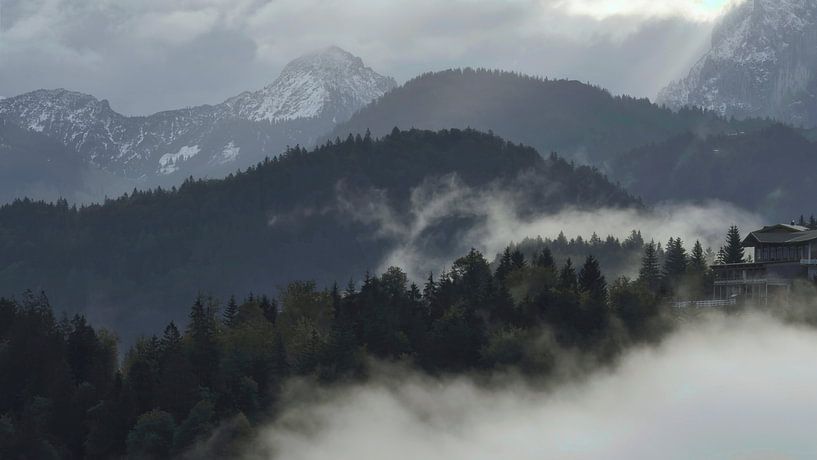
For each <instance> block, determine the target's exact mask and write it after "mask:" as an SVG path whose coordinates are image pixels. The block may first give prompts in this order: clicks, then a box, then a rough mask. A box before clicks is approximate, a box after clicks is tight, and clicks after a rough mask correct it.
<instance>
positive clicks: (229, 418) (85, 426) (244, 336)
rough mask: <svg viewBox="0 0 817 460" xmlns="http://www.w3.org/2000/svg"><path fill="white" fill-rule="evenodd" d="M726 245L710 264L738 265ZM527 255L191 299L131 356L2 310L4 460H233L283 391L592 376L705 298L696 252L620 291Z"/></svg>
mask: <svg viewBox="0 0 817 460" xmlns="http://www.w3.org/2000/svg"><path fill="white" fill-rule="evenodd" d="M736 235H737V229H736V228H734V227H733V228H732V229H730V231H729V234H728V235H727V239H726V244H725V246H724V248H722V249H721V250H720V251H719V253H720V254H721V257H722V258H724V257H743V256H742V253H740V252H739V242H740V239H739V236H738V238H737V240H736V239H735V236H736ZM636 238H637V235H633V237H632V238H631V239H630V240H628V241H627V243H626V244H634V242H633V241H632V240H634V239H636ZM531 241H534V240H531ZM540 242H541V240H540ZM736 242H737V245H736ZM552 244H554V245H556V246H558V245H559V241H558V240H556V241H554V242H552ZM572 244H576V243H575V241H574V242H573V243H572ZM531 246H532V244H531V243H530V242H529V243H526V244H523V245H520V246H515V247H511V246H509V247H508V248H507V249H506V250H505V251H504V252H503V253H502V254H501V255H499V256H498V258H497V260H496V261H495V262H494V263H489V261H488V260H487V259H486V258H485V256H484V255H483V254H481V253H480V252H478V251H476V250H471V251H469V252H468V253H467V254H466V255H464V256H462V257H460V258H458V259H457V260H455V261H454V262H453V263H452V265H451V268H450V269H449V270H447V271H445V272H443V273H441V274H439V275H438V276H434V275H433V274H429V276H428V278H427V280H426V281H425V283H423V284H422V285H417V284H414V283H411V282H409V280H408V277H407V276H406V274H405V272H403V271H402V270H401V269H400V268H397V267H392V268H389V269H388V270H386V271H385V272H384V273H381V274H379V275H375V274H369V273H366V274H365V275H364V276H363V277H362V279H361V281H360V282H359V283H355V282H353V281H350V282H348V283H347V284H345V285H339V284H334V285H333V286H332V287H331V288H329V289H322V288H319V287H318V286H317V285H316V284H315V283H314V282H311V281H297V282H293V283H290V284H289V285H287V286H286V288H285V289H283V290H282V291H281V292H280V293H279V294H278V295H277V296H274V297H272V296H267V295H258V294H247V295H246V296H245V297H243V298H240V299H239V298H236V297H232V296H231V297H229V298H228V299H227V300H226V301H219V300H217V299H214V298H207V297H199V298H195V299H191V301H190V302H189V304H188V305H186V306H185V308H187V310H188V317H187V319H186V321H185V322H184V323H179V324H177V323H174V322H170V323H169V324H167V325H166V326H165V327H164V329H160V330H156V331H155V332H154V333H153V334H151V335H146V336H143V337H142V338H140V339H139V340H137V341H136V343H135V344H133V345H132V346H130V347H129V348H127V349H125V350H120V349H118V339H117V337H116V334H115V333H114V332H112V331H108V330H105V329H101V328H95V327H94V326H93V325H91V324H89V323H88V321H87V320H86V318H85V317H84V316H82V315H75V316H73V317H72V318H69V317H68V316H62V317H58V316H57V315H56V314H55V312H54V309H53V307H52V305H51V304H50V302H49V299H48V298H47V296H46V294H45V293H40V294H34V293H32V292H30V291H29V292H26V293H25V294H24V295H22V296H21V297H20V298H19V299H16V300H9V299H4V300H0V344H2V347H0V369H3V370H4V372H3V373H2V375H0V414H2V416H0V456H2V457H3V458H17V457H15V455H17V454H19V453H21V452H25V453H26V455H29V456H30V457H29V458H43V459H46V458H115V457H122V456H127V457H128V458H169V457H172V456H180V455H183V454H185V453H189V452H193V451H194V449H195V452H196V454H195V455H196V456H197V457H199V458H200V457H202V456H209V458H225V457H230V456H235V455H239V454H240V450H241V448H242V446H243V445H244V443H245V442H246V441H247V440H248V439H250V438H251V437H252V436H253V434H254V427H256V426H257V425H258V424H261V423H263V422H265V421H267V420H269V419H271V418H274V417H275V414H276V407H277V405H278V404H279V403H281V401H280V400H279V398H280V396H281V391H282V388H283V386H284V385H285V384H286V382H287V381H288V379H290V378H306V379H309V380H313V381H315V382H318V383H320V384H322V385H330V386H331V385H340V384H344V383H349V382H355V381H361V380H365V378H366V376H367V375H368V373H369V372H370V366H371V363H372V362H373V360H374V361H385V362H392V363H400V364H402V365H405V366H409V367H411V368H415V369H418V370H421V371H422V372H425V373H427V374H429V375H436V376H441V375H448V374H462V373H470V374H489V373H491V372H497V371H503V370H507V369H516V370H518V371H519V372H521V373H522V374H523V375H527V376H529V377H536V378H538V379H543V378H544V379H547V378H548V376H549V375H550V373H551V372H553V371H554V369H555V366H556V364H557V361H558V360H559V357H560V355H561V354H562V353H563V352H564V351H565V350H572V352H574V353H579V354H580V355H582V356H585V357H586V358H587V359H588V360H590V361H592V362H595V363H599V364H600V365H604V364H610V363H614V362H615V360H616V357H617V356H619V355H620V354H621V353H622V352H623V351H625V350H626V349H628V348H630V347H632V346H635V345H638V344H645V343H654V342H656V341H659V340H660V339H661V337H663V336H664V335H665V334H666V333H667V332H668V331H670V330H672V329H673V328H674V327H675V324H676V320H675V319H674V316H673V314H672V312H671V308H670V307H669V304H668V303H667V300H671V299H672V298H673V297H674V296H675V295H676V294H677V293H679V292H682V291H684V292H687V293H688V291H689V290H690V289H693V290H694V289H700V290H709V289H711V274H710V273H709V268H708V265H707V261H706V255H705V254H704V252H703V250H702V247H701V245H700V243H698V242H696V243H695V244H694V245H693V247H692V248H691V250H690V251H689V252H687V250H686V249H685V247H684V244H683V242H682V241H681V240H680V238H676V239H671V240H670V241H669V242H668V243H667V245H666V249H662V250H661V251H660V252H659V251H658V249H660V245H657V244H656V243H654V242H650V243H646V244H643V245H642V246H643V249H642V250H641V258H640V259H641V260H640V262H639V264H640V270H639V275H638V277H637V278H635V279H632V280H631V279H628V278H626V277H620V278H617V279H613V280H608V279H607V278H606V277H605V275H604V272H603V269H602V267H601V265H600V263H599V261H598V259H596V258H595V257H594V256H592V255H591V256H588V257H587V258H585V259H584V260H581V261H576V262H575V263H574V262H573V261H571V259H569V258H568V259H567V260H566V261H565V262H564V263H563V264H559V263H557V262H556V260H555V258H554V254H553V252H552V251H551V250H550V248H549V247H548V246H542V245H541V244H539V245H538V249H536V250H535V252H534V253H533V254H532V255H530V256H526V255H525V254H524V253H523V251H522V249H521V247H527V248H528V249H530V247H531ZM723 260H724V261H725V262H728V261H730V260H731V259H730V260H727V259H723ZM687 295H688V294H687ZM120 354H121V355H122V359H121V364H120V360H119V359H118V358H119V355H120ZM205 441H206V443H205ZM203 446H204V447H203Z"/></svg>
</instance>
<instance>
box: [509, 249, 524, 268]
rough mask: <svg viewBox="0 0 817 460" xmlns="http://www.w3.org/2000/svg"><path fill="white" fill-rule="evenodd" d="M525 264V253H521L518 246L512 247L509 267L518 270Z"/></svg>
mask: <svg viewBox="0 0 817 460" xmlns="http://www.w3.org/2000/svg"><path fill="white" fill-rule="evenodd" d="M525 266H527V262H526V261H525V255H524V254H522V251H520V250H519V248H516V249H514V251H513V253H512V254H511V267H513V269H514V270H519V269H522V268H525Z"/></svg>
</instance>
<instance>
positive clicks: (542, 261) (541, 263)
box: [533, 247, 556, 270]
mask: <svg viewBox="0 0 817 460" xmlns="http://www.w3.org/2000/svg"><path fill="white" fill-rule="evenodd" d="M533 265H535V266H537V267H540V268H550V269H553V270H555V269H556V262H555V261H554V260H553V253H552V252H550V248H548V247H545V248H544V249H542V252H540V253H539V255H538V256H536V257H535V258H534V259H533Z"/></svg>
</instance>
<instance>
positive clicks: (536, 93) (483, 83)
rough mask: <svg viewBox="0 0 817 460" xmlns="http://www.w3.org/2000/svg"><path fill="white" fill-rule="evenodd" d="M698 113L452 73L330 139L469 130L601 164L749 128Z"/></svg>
mask: <svg viewBox="0 0 817 460" xmlns="http://www.w3.org/2000/svg"><path fill="white" fill-rule="evenodd" d="M756 125H758V123H757V122H754V121H748V122H742V123H740V122H729V121H727V120H725V119H722V118H720V117H719V116H718V115H716V114H715V113H707V112H704V111H701V110H698V109H692V110H680V111H678V112H673V111H671V110H668V109H665V108H661V107H659V106H657V105H655V104H652V103H651V102H650V101H649V100H647V99H636V98H631V97H627V96H613V95H611V94H610V93H609V92H607V91H605V90H603V89H601V88H597V87H594V86H591V85H588V84H585V83H580V82H578V81H569V80H547V79H541V78H535V77H530V76H525V75H519V74H515V73H511V72H502V71H489V70H473V69H464V70H463V69H456V70H446V71H442V72H433V73H428V74H425V75H422V76H420V77H417V78H415V79H413V80H411V81H409V82H407V83H406V84H405V85H402V86H400V87H399V88H397V89H395V90H394V91H391V92H389V93H387V94H386V95H385V96H384V97H382V98H380V99H378V100H376V101H375V102H373V103H372V104H369V105H368V106H366V107H364V108H363V109H362V110H361V111H360V112H359V113H357V114H355V115H354V116H353V117H352V118H351V119H350V120H349V121H347V122H345V123H341V124H339V125H338V126H337V127H336V128H335V131H334V133H333V135H332V136H330V137H332V138H334V136H336V135H337V136H343V135H345V133H348V132H364V131H365V130H366V129H370V130H371V132H372V134H373V135H375V136H381V135H383V134H386V133H388V132H389V131H390V130H391V129H392V128H393V127H395V126H397V127H399V128H401V129H407V128H412V127H416V128H422V129H432V130H433V129H444V128H448V127H453V128H466V127H471V128H474V129H479V130H483V131H493V132H494V133H496V134H498V135H499V136H502V137H504V138H506V139H508V140H511V141H513V142H521V143H523V144H525V145H530V146H532V147H534V148H536V149H537V150H539V152H540V153H542V154H547V153H548V152H551V151H555V152H559V153H560V154H562V155H564V156H566V157H568V158H571V159H576V160H579V161H580V162H589V163H591V164H596V165H603V164H604V163H605V162H606V161H608V160H610V159H611V158H612V157H613V156H614V155H615V154H618V153H621V152H624V151H626V150H629V149H631V148H634V147H637V146H641V145H644V144H647V143H649V142H655V141H659V140H664V139H667V138H669V137H671V136H675V135H678V134H681V133H683V132H687V131H689V132H694V133H696V134H697V135H700V136H706V135H709V134H713V133H721V132H731V133H737V132H740V131H744V130H748V129H751V128H752V127H753V126H756Z"/></svg>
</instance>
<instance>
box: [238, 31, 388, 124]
mask: <svg viewBox="0 0 817 460" xmlns="http://www.w3.org/2000/svg"><path fill="white" fill-rule="evenodd" d="M395 86H397V82H395V81H394V79H393V78H391V77H384V76H382V75H380V74H378V73H377V72H375V71H374V70H372V69H370V68H369V67H366V66H365V65H364V64H363V61H362V60H361V59H360V58H359V57H357V56H354V55H352V54H350V53H348V52H346V51H344V50H342V49H340V48H338V47H336V46H332V47H329V48H327V49H325V50H322V51H320V52H317V53H313V54H308V55H306V56H302V57H300V58H298V59H296V60H294V61H292V62H290V63H289V64H288V65H287V66H286V67H284V70H283V71H282V72H281V75H280V76H279V77H278V79H276V80H275V81H274V82H273V83H272V84H270V85H269V86H267V87H265V88H264V89H262V90H260V91H255V92H248V93H243V94H241V95H239V96H236V97H234V98H232V99H229V100H228V101H227V102H225V105H226V106H228V107H229V108H230V109H231V111H232V113H233V114H234V115H235V116H236V117H238V118H241V119H246V120H253V121H262V120H267V121H282V120H294V119H299V118H321V119H331V120H333V121H334V122H340V121H343V120H346V119H348V118H349V117H351V116H352V114H354V112H356V111H357V110H358V109H360V108H361V107H363V106H364V105H366V104H368V103H369V102H371V101H373V100H375V99H377V98H378V97H380V96H382V95H383V94H385V93H386V92H387V91H389V90H390V89H392V88H394V87H395Z"/></svg>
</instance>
